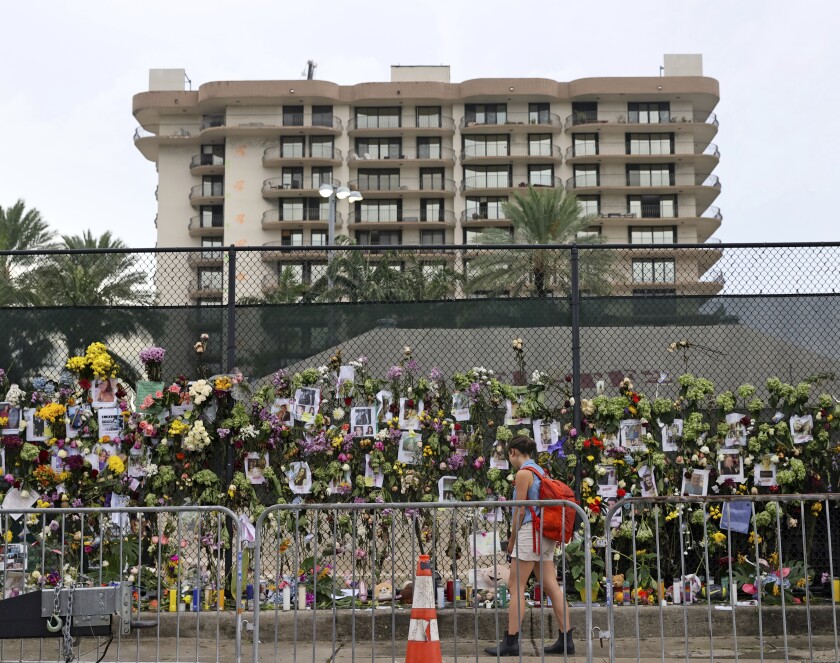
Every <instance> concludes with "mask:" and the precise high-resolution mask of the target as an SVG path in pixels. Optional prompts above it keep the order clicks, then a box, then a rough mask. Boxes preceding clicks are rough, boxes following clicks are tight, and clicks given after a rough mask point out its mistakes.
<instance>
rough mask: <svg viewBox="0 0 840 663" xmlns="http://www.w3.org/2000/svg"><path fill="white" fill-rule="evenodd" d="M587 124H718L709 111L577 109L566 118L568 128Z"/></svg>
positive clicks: (715, 117)
mask: <svg viewBox="0 0 840 663" xmlns="http://www.w3.org/2000/svg"><path fill="white" fill-rule="evenodd" d="M587 124H630V125H633V124H643V125H651V124H666V125H668V124H708V125H711V126H714V127H717V126H718V119H717V116H716V115H715V114H714V113H710V112H708V111H602V110H598V111H577V112H575V113H572V114H571V115H569V116H568V117H567V118H566V123H565V126H566V129H571V128H572V127H580V126H583V125H587Z"/></svg>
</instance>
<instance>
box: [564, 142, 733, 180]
mask: <svg viewBox="0 0 840 663" xmlns="http://www.w3.org/2000/svg"><path fill="white" fill-rule="evenodd" d="M644 147H645V148H646V151H645V152H644V153H642V152H641V151H639V152H635V153H634V152H628V151H627V149H628V148H627V143H626V142H625V141H614V142H604V141H599V142H598V143H597V144H593V143H588V144H586V145H572V146H571V147H569V148H567V149H566V163H568V164H579V163H601V162H614V163H676V162H689V163H693V164H694V166H695V168H696V169H698V170H703V171H705V172H709V173H710V172H711V171H712V169H714V167H715V166H717V164H718V161H720V150H719V149H718V146H717V145H715V144H714V143H708V144H705V145H704V144H700V143H690V144H680V143H676V144H675V145H674V149H673V151H668V152H655V149H656V148H657V147H659V145H657V144H653V145H646V146H644Z"/></svg>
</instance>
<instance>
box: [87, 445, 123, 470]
mask: <svg viewBox="0 0 840 663" xmlns="http://www.w3.org/2000/svg"><path fill="white" fill-rule="evenodd" d="M116 453H117V448H116V447H115V446H114V445H113V444H109V443H104V442H103V443H100V444H97V445H96V446H95V447H94V448H93V453H91V454H89V455H88V456H87V457H86V459H87V461H88V462H89V463H90V466H91V467H92V468H93V469H94V470H97V471H99V472H102V471H103V470H106V469H107V468H108V459H109V458H110V457H111V456H114V455H116Z"/></svg>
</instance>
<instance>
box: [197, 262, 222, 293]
mask: <svg viewBox="0 0 840 663" xmlns="http://www.w3.org/2000/svg"><path fill="white" fill-rule="evenodd" d="M198 289H199V290H221V289H222V268H221V267H199V268H198Z"/></svg>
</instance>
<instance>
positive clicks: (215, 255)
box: [187, 248, 224, 267]
mask: <svg viewBox="0 0 840 663" xmlns="http://www.w3.org/2000/svg"><path fill="white" fill-rule="evenodd" d="M223 261H224V251H223V250H222V249H221V248H218V249H209V250H204V251H195V252H192V253H190V254H189V255H188V256H187V264H188V265H189V266H190V267H218V266H220V265H221V264H222V262H223Z"/></svg>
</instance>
